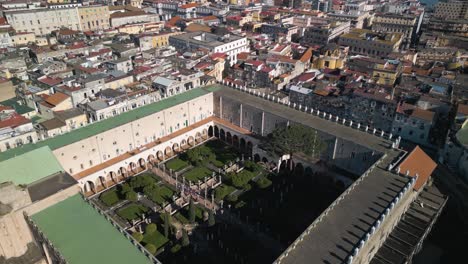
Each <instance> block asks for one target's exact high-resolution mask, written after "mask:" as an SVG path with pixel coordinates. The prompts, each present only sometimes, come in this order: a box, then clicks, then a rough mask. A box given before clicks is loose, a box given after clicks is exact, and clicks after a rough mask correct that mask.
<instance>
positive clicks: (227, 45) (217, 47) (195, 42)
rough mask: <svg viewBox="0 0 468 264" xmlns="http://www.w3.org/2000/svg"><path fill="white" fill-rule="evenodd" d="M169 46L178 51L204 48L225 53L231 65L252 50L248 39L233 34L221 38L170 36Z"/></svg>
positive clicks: (214, 35) (209, 34)
mask: <svg viewBox="0 0 468 264" xmlns="http://www.w3.org/2000/svg"><path fill="white" fill-rule="evenodd" d="M169 44H170V45H171V46H174V47H175V48H176V49H177V50H178V51H193V50H196V49H199V48H202V49H207V50H209V51H211V52H214V53H216V52H222V53H225V54H226V55H227V56H228V58H229V60H230V63H231V65H234V64H235V63H236V62H237V55H238V54H239V53H241V52H247V51H249V50H250V49H249V43H248V41H247V38H245V37H241V36H237V35H232V34H227V35H224V36H219V35H216V34H211V33H205V32H192V33H186V34H181V35H176V36H170V37H169Z"/></svg>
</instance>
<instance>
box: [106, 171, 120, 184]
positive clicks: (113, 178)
mask: <svg viewBox="0 0 468 264" xmlns="http://www.w3.org/2000/svg"><path fill="white" fill-rule="evenodd" d="M107 179H108V181H112V182H114V183H118V182H119V179H118V176H117V173H115V172H113V171H110V172H109V173H108V174H107Z"/></svg>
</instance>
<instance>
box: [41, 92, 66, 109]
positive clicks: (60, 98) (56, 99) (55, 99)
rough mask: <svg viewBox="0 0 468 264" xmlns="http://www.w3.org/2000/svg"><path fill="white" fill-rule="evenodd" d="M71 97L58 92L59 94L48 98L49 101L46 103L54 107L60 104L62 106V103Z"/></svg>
mask: <svg viewBox="0 0 468 264" xmlns="http://www.w3.org/2000/svg"><path fill="white" fill-rule="evenodd" d="M68 98H69V96H68V95H66V94H64V93H61V92H57V93H54V94H52V95H51V96H49V97H47V99H45V101H46V102H47V103H49V104H51V105H53V106H56V105H58V104H60V103H61V102H63V101H65V100H66V99H68Z"/></svg>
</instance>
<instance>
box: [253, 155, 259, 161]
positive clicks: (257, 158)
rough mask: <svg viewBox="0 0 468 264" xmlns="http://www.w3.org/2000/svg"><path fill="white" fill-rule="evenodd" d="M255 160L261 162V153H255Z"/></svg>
mask: <svg viewBox="0 0 468 264" xmlns="http://www.w3.org/2000/svg"><path fill="white" fill-rule="evenodd" d="M253 160H254V161H255V162H259V161H260V155H258V154H255V155H254V156H253Z"/></svg>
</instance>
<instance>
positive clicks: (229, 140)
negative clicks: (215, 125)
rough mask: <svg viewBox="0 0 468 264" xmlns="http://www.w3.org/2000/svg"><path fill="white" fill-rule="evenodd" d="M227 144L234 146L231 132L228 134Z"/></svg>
mask: <svg viewBox="0 0 468 264" xmlns="http://www.w3.org/2000/svg"><path fill="white" fill-rule="evenodd" d="M226 142H227V143H229V144H231V145H232V136H231V132H227V133H226Z"/></svg>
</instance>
